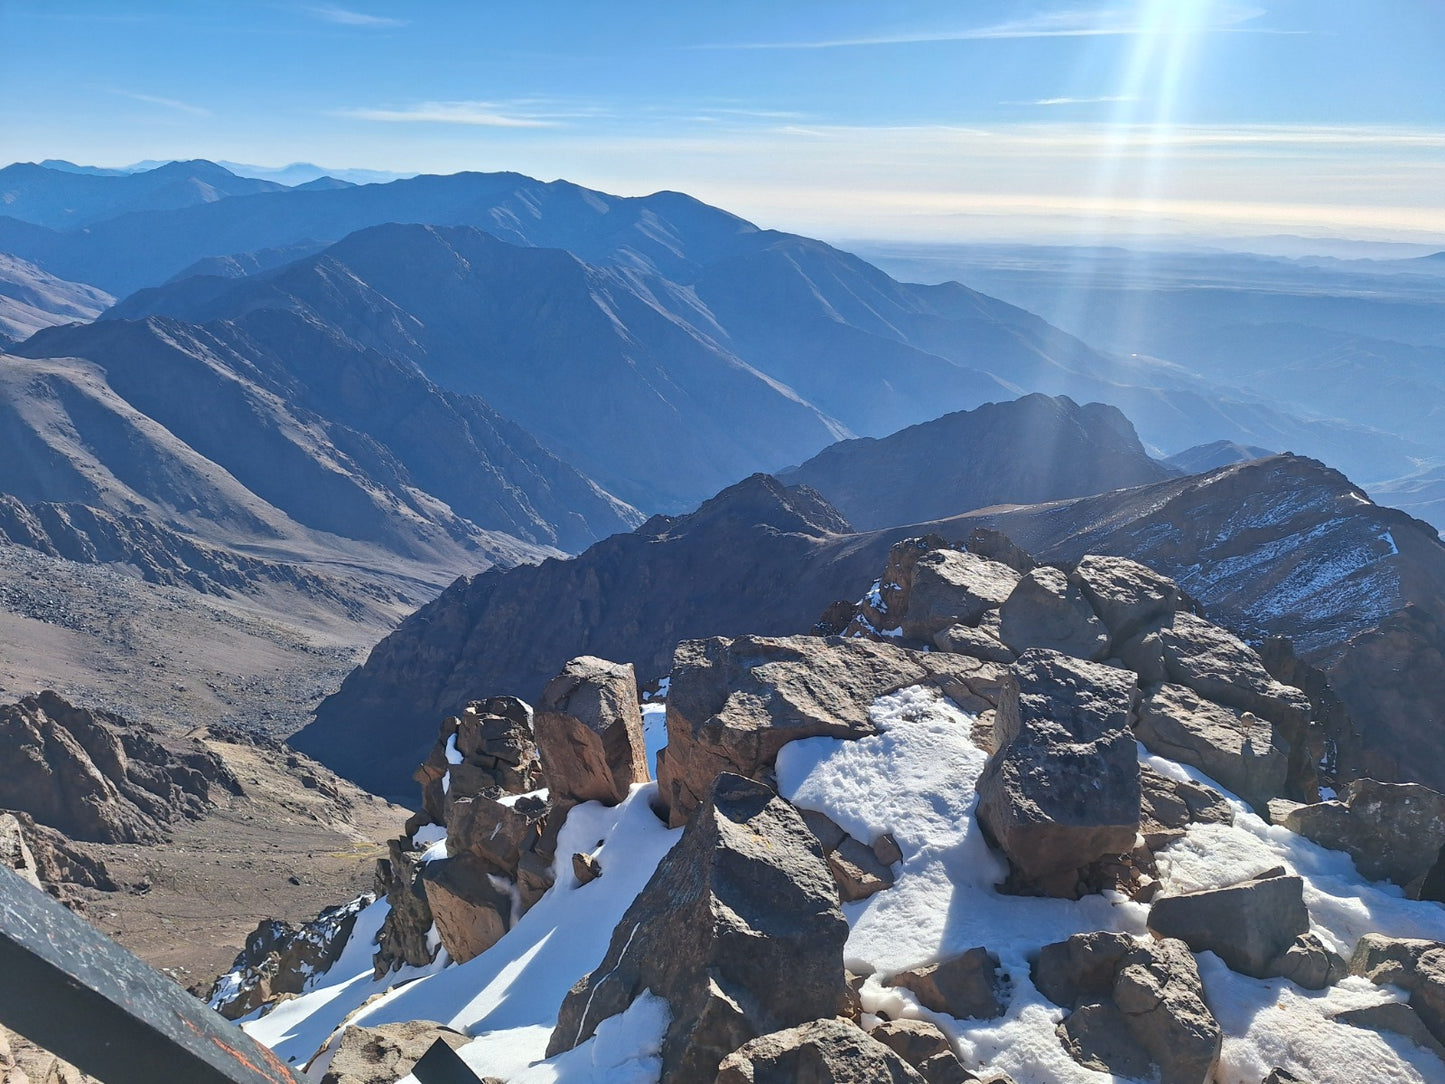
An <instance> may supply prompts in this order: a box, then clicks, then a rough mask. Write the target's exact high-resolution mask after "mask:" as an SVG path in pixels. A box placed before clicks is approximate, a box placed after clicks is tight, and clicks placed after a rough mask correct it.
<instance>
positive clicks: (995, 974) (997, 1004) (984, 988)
mask: <svg viewBox="0 0 1445 1084" xmlns="http://www.w3.org/2000/svg"><path fill="white" fill-rule="evenodd" d="M998 967H999V960H998V957H997V956H995V955H994V954H993V953H991V952H989V951H988V950H987V949H985V948H982V947H979V948H971V949H969V950H968V951H967V952H964V953H960V954H959V955H957V956H953V957H950V958H949V959H947V960H942V961H940V962H939V963H936V964H928V965H927V966H925V967H916V968H912V969H910V970H908V971H900V972H899V973H898V974H896V975H894V976H893V977H892V978H891V979H889V980H888V981H887V983H886V985H888V986H901V987H903V988H904V989H905V990H911V991H913V994H914V996H916V997H917V998H918V1003H919V1004H920V1005H922V1006H923V1007H924V1008H925V1009H932V1010H933V1011H934V1012H942V1013H947V1014H948V1015H949V1016H953V1017H957V1018H958V1019H960V1020H969V1019H977V1020H989V1019H992V1018H994V1017H996V1016H1002V1015H1003V1014H1004V1010H1005V1008H1006V1007H1007V1006H1006V1001H1007V984H1006V980H1005V979H1004V978H1002V977H1001V976H1000V975H999V971H998Z"/></svg>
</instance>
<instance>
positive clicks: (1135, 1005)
mask: <svg viewBox="0 0 1445 1084" xmlns="http://www.w3.org/2000/svg"><path fill="white" fill-rule="evenodd" d="M1033 979H1034V984H1035V985H1036V986H1037V987H1038V988H1039V992H1040V993H1042V994H1043V995H1044V996H1045V997H1047V998H1048V999H1049V1000H1050V1001H1052V1002H1053V1003H1054V1004H1056V1005H1061V1006H1063V1007H1064V1008H1066V1009H1070V1010H1072V1011H1071V1012H1070V1014H1069V1016H1068V1017H1067V1018H1066V1019H1065V1020H1064V1022H1063V1023H1062V1024H1060V1025H1059V1028H1058V1035H1059V1039H1060V1040H1061V1041H1062V1042H1063V1044H1064V1048H1065V1049H1066V1050H1068V1052H1069V1054H1070V1056H1071V1057H1073V1059H1074V1060H1075V1061H1077V1062H1079V1064H1081V1065H1085V1066H1088V1067H1089V1068H1091V1069H1095V1070H1098V1071H1100V1072H1105V1073H1116V1074H1118V1075H1120V1076H1126V1077H1130V1078H1143V1079H1149V1078H1151V1077H1153V1078H1155V1079H1158V1080H1159V1081H1161V1084H1208V1082H1209V1081H1211V1080H1212V1079H1213V1073H1214V1067H1215V1064H1216V1063H1217V1062H1218V1060H1219V1052H1220V1048H1221V1046H1222V1042H1223V1032H1222V1030H1221V1029H1220V1026H1219V1022H1218V1021H1217V1020H1215V1018H1214V1014H1213V1013H1211V1012H1210V1011H1209V1007H1208V1006H1207V1005H1206V1004H1205V1001H1204V985H1203V983H1202V982H1201V981H1200V979H1199V970H1198V968H1197V967H1196V966H1195V963H1194V957H1193V956H1192V955H1190V952H1189V948H1188V946H1186V945H1184V944H1183V943H1182V942H1180V941H1175V940H1168V939H1166V940H1163V941H1156V942H1152V943H1151V942H1147V941H1143V942H1141V941H1136V940H1135V939H1134V938H1132V937H1130V936H1128V935H1127V934H1116V933H1086V934H1075V935H1074V936H1073V937H1070V938H1069V939H1068V940H1067V941H1060V942H1057V943H1055V944H1052V945H1045V946H1044V947H1043V949H1042V950H1040V952H1039V958H1038V961H1037V962H1036V963H1035V964H1034V967H1033Z"/></svg>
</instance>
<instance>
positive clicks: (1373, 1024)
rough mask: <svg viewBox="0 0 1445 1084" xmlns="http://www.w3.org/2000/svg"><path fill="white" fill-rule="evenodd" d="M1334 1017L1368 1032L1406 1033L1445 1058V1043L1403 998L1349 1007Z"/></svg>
mask: <svg viewBox="0 0 1445 1084" xmlns="http://www.w3.org/2000/svg"><path fill="white" fill-rule="evenodd" d="M1333 1019H1334V1020H1335V1021H1336V1022H1338V1023H1341V1024H1349V1025H1350V1026H1351V1027H1356V1028H1365V1029H1366V1030H1367V1031H1392V1032H1394V1033H1395V1034H1396V1035H1403V1036H1405V1038H1407V1039H1409V1040H1410V1041H1411V1042H1412V1043H1414V1044H1415V1045H1416V1046H1422V1047H1424V1048H1425V1049H1426V1050H1428V1051H1430V1052H1431V1053H1432V1054H1434V1055H1435V1056H1436V1057H1437V1058H1439V1059H1440V1060H1441V1061H1445V1044H1442V1043H1441V1042H1440V1040H1439V1039H1437V1038H1435V1036H1433V1035H1431V1034H1430V1029H1429V1028H1427V1027H1426V1026H1425V1023H1424V1021H1422V1020H1421V1019H1420V1014H1419V1013H1417V1012H1416V1011H1415V1010H1414V1009H1412V1008H1411V1007H1410V1006H1409V1005H1407V1004H1405V1003H1404V1002H1401V1001H1390V1002H1387V1003H1386V1004H1384V1005H1371V1006H1369V1007H1368V1008H1365V1009H1350V1010H1348V1011H1346V1012H1342V1013H1336V1014H1335V1016H1334V1017H1333Z"/></svg>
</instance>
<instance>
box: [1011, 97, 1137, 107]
mask: <svg viewBox="0 0 1445 1084" xmlns="http://www.w3.org/2000/svg"><path fill="white" fill-rule="evenodd" d="M1138 100H1139V99H1138V97H1136V96H1135V95H1133V94H1104V95H1101V96H1099V97H1097V98H1031V99H1026V100H1024V101H1009V102H999V103H998V104H999V105H1099V104H1101V103H1106V102H1137V101H1138Z"/></svg>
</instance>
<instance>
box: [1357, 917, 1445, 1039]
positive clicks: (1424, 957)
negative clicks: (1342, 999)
mask: <svg viewBox="0 0 1445 1084" xmlns="http://www.w3.org/2000/svg"><path fill="white" fill-rule="evenodd" d="M1350 974H1351V975H1363V976H1364V977H1365V978H1367V979H1369V980H1370V981H1371V982H1373V983H1376V984H1377V985H1378V984H1382V983H1389V984H1390V985H1392V986H1399V987H1401V988H1402V989H1405V990H1408V991H1409V993H1410V1008H1412V1009H1414V1010H1415V1012H1416V1014H1417V1015H1418V1016H1419V1017H1420V1020H1421V1022H1423V1023H1424V1025H1425V1026H1426V1027H1427V1028H1428V1029H1429V1030H1430V1034H1432V1035H1433V1036H1435V1038H1436V1039H1438V1040H1439V1041H1440V1042H1442V1043H1445V943H1441V942H1439V941H1424V940H1419V939H1415V938H1401V937H1385V936H1383V935H1381V934H1366V935H1365V936H1364V937H1362V938H1360V941H1359V944H1357V945H1356V946H1355V952H1354V955H1353V956H1351V957H1350Z"/></svg>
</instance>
